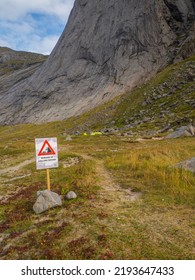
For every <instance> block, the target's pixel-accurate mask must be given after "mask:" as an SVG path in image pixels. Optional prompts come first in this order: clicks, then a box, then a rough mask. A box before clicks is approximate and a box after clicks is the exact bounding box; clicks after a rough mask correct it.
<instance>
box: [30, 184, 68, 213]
mask: <svg viewBox="0 0 195 280" xmlns="http://www.w3.org/2000/svg"><path fill="white" fill-rule="evenodd" d="M61 205H62V201H61V197H60V196H59V195H58V194H57V193H55V192H52V191H49V190H44V191H38V192H37V200H36V202H35V204H34V205H33V210H34V211H35V213H36V214H40V213H42V212H45V211H46V210H48V209H50V208H53V207H56V206H61Z"/></svg>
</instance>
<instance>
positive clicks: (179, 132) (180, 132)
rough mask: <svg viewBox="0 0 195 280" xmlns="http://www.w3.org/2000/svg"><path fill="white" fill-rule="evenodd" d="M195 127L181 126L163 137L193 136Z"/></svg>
mask: <svg viewBox="0 0 195 280" xmlns="http://www.w3.org/2000/svg"><path fill="white" fill-rule="evenodd" d="M194 135H195V127H194V126H192V125H187V126H181V127H179V128H177V129H176V131H174V132H172V133H170V134H168V135H167V136H166V137H165V138H179V137H184V136H194Z"/></svg>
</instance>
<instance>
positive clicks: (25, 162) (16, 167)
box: [0, 158, 35, 175]
mask: <svg viewBox="0 0 195 280" xmlns="http://www.w3.org/2000/svg"><path fill="white" fill-rule="evenodd" d="M34 161H35V159H34V158H31V159H27V160H24V161H23V162H20V163H19V164H17V165H15V166H12V167H7V168H4V169H1V170H0V175H2V174H5V173H10V172H15V171H17V170H19V169H20V168H22V167H24V166H26V165H28V164H30V163H33V162H34Z"/></svg>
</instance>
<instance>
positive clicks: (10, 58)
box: [0, 47, 47, 77]
mask: <svg viewBox="0 0 195 280" xmlns="http://www.w3.org/2000/svg"><path fill="white" fill-rule="evenodd" d="M46 58H47V56H44V55H42V54H36V53H30V52H22V51H14V50H12V49H9V48H6V47H0V77H1V76H2V75H5V74H10V73H12V72H14V71H16V70H21V69H27V68H28V67H30V66H32V65H35V64H38V65H39V66H40V64H42V63H43V62H44V61H45V60H46Z"/></svg>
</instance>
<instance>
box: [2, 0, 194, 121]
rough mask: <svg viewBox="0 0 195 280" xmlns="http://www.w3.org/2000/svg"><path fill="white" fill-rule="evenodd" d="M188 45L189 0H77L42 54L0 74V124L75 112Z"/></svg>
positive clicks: (181, 54)
mask: <svg viewBox="0 0 195 280" xmlns="http://www.w3.org/2000/svg"><path fill="white" fill-rule="evenodd" d="M194 50H195V2H194V0H147V1H145V0H139V1H137V0H93V1H92V0H76V1H75V4H74V7H73V10H72V12H71V15H70V17H69V21H68V24H67V26H66V28H65V30H64V32H63V34H62V35H61V37H60V39H59V41H58V43H57V45H56V46H55V48H54V50H53V51H52V53H51V55H50V56H49V58H48V59H47V61H46V62H45V63H44V64H43V65H41V66H40V67H39V68H38V69H37V70H36V71H35V72H34V73H33V74H32V75H31V76H30V77H26V78H24V79H22V80H20V79H19V78H18V81H14V83H13V82H12V79H9V77H8V76H6V75H4V76H2V77H1V78H0V85H3V84H5V81H6V86H5V87H2V88H1V90H0V124H12V123H24V122H39V123H40V122H46V121H53V120H60V119H66V118H68V117H70V116H73V115H78V114H81V113H82V112H84V111H87V110H89V109H91V108H93V107H95V106H97V105H99V104H101V103H103V102H105V101H107V100H110V99H111V98H113V97H114V96H116V95H118V94H121V93H123V92H125V91H127V90H131V89H132V88H134V87H135V86H137V85H139V84H141V83H143V82H145V81H146V80H148V79H149V78H151V77H152V76H153V75H155V73H157V72H158V71H159V70H160V69H162V68H163V67H164V66H166V65H168V64H170V63H172V62H173V61H175V60H178V59H183V58H186V57H187V56H189V55H191V54H192V53H194Z"/></svg>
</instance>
